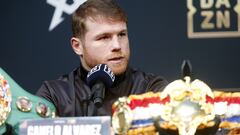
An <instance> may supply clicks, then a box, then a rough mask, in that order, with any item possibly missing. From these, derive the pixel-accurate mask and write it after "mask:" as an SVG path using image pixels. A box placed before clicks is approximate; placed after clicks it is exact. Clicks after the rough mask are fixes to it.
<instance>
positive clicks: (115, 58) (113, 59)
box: [108, 57, 124, 61]
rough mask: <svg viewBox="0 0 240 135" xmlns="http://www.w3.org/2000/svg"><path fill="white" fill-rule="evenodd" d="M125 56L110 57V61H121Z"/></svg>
mask: <svg viewBox="0 0 240 135" xmlns="http://www.w3.org/2000/svg"><path fill="white" fill-rule="evenodd" d="M123 58H124V57H113V58H110V59H108V61H120V60H122V59H123Z"/></svg>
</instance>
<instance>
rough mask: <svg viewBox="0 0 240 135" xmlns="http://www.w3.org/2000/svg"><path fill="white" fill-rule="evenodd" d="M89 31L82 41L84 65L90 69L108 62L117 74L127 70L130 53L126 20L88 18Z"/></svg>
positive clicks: (87, 26) (82, 60)
mask: <svg viewBox="0 0 240 135" xmlns="http://www.w3.org/2000/svg"><path fill="white" fill-rule="evenodd" d="M86 28H87V32H86V34H85V37H84V39H83V40H82V41H81V42H82V55H80V58H81V62H82V65H83V66H84V67H85V68H86V69H87V70H90V69H91V68H93V67H94V66H96V65H97V64H107V65H108V66H109V67H110V68H111V69H112V71H113V73H114V74H115V75H118V74H121V73H123V72H125V70H126V68H127V65H128V60H129V55H130V51H129V50H130V49H129V41H128V35H127V25H126V22H121V21H117V22H110V21H107V20H106V19H105V20H103V19H102V20H98V21H94V20H91V19H87V20H86Z"/></svg>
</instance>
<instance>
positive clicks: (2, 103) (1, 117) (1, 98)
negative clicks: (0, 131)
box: [0, 74, 12, 126]
mask: <svg viewBox="0 0 240 135" xmlns="http://www.w3.org/2000/svg"><path fill="white" fill-rule="evenodd" d="M11 102H12V96H11V91H10V86H9V84H8V82H7V80H5V79H4V77H3V76H2V75H1V74H0V126H1V125H2V124H3V123H4V122H5V121H6V119H7V117H8V115H9V113H10V111H11Z"/></svg>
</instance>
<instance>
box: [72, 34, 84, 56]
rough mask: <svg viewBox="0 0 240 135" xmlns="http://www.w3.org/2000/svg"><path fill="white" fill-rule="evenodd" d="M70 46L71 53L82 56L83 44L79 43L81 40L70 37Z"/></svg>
mask: <svg viewBox="0 0 240 135" xmlns="http://www.w3.org/2000/svg"><path fill="white" fill-rule="evenodd" d="M71 45H72V48H73V51H74V52H75V53H76V54H77V55H79V56H80V55H82V54H83V44H82V42H81V40H80V39H79V38H76V37H72V38H71Z"/></svg>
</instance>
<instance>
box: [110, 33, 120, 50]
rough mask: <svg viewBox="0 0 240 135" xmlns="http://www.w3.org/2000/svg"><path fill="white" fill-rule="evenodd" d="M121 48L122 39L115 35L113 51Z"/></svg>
mask: <svg viewBox="0 0 240 135" xmlns="http://www.w3.org/2000/svg"><path fill="white" fill-rule="evenodd" d="M120 49H121V44H120V41H119V39H118V37H117V36H116V37H113V38H112V51H118V50H120Z"/></svg>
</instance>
